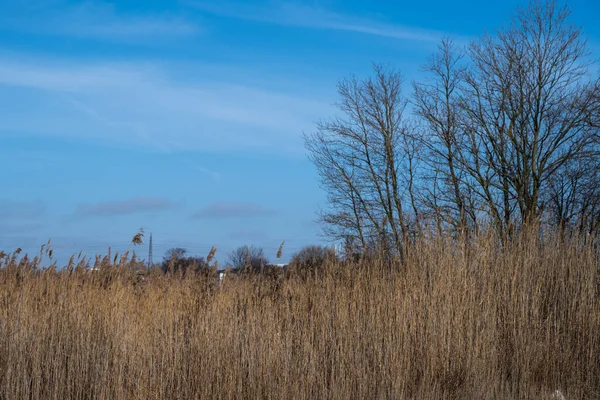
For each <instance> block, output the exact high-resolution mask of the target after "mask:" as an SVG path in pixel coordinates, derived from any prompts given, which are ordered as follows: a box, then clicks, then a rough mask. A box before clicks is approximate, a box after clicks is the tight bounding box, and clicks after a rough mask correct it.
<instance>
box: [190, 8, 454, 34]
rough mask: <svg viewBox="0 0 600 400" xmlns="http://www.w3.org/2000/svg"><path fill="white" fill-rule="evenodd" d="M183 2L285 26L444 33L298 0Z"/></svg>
mask: <svg viewBox="0 0 600 400" xmlns="http://www.w3.org/2000/svg"><path fill="white" fill-rule="evenodd" d="M185 4H187V5H189V6H190V7H193V8H196V9H198V10H200V11H202V12H205V13H210V14H215V15H220V16H226V17H231V18H237V19H244V20H251V21H258V22H265V23H272V24H277V25H285V26H296V27H303V28H313V29H329V30H338V31H348V32H356V33H362V34H367V35H375V36H382V37H388V38H393V39H400V40H408V41H417V42H439V40H440V39H441V38H442V37H443V36H444V33H442V32H439V31H435V30H430V29H422V28H418V27H413V26H406V25H398V24H391V23H388V22H385V21H381V20H374V19H366V18H361V17H354V16H350V15H345V14H341V13H338V12H334V11H331V10H327V9H324V8H321V7H315V6H310V5H306V4H301V3H299V2H286V1H271V2H268V3H263V4H262V5H256V3H253V4H252V5H250V4H248V3H241V2H230V1H219V2H206V1H195V0H189V1H186V2H185Z"/></svg>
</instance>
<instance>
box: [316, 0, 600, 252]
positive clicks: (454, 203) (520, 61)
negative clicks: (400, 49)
mask: <svg viewBox="0 0 600 400" xmlns="http://www.w3.org/2000/svg"><path fill="white" fill-rule="evenodd" d="M595 68H597V65H596V64H594V62H593V60H592V59H591V58H590V54H589V52H588V49H587V43H586V40H585V38H584V37H583V35H582V32H581V30H580V28H578V27H576V26H574V25H572V24H571V23H570V22H569V10H568V9H567V8H565V7H563V8H561V7H558V6H557V5H556V3H555V2H554V1H552V0H548V1H542V0H532V1H531V2H530V3H529V5H528V6H527V7H525V8H520V9H518V10H517V12H516V13H515V16H514V18H513V19H512V20H511V22H510V24H508V25H507V27H505V28H503V29H500V30H498V31H497V32H496V34H495V35H484V36H483V37H481V38H480V39H477V40H475V41H473V42H472V43H471V44H470V45H469V46H467V47H466V48H460V47H458V46H456V45H454V44H453V43H452V41H451V40H449V39H445V40H443V41H442V42H441V43H440V46H439V48H438V51H437V52H436V53H435V54H434V55H433V56H432V58H431V59H430V60H429V62H428V63H427V64H426V65H425V67H424V72H425V77H424V79H422V80H421V81H420V82H415V83H413V95H412V97H411V103H412V104H411V106H412V114H409V112H408V111H407V105H408V104H409V103H408V100H407V98H405V97H404V95H403V93H402V78H401V75H400V74H399V73H398V72H396V71H394V70H389V69H386V68H382V67H381V66H375V74H374V76H373V77H372V78H369V79H365V80H362V81H359V80H357V79H356V78H350V79H346V80H343V81H342V82H340V84H339V87H338V89H339V90H338V92H339V96H340V102H339V104H338V106H339V108H340V110H341V111H342V113H343V116H341V117H338V118H334V119H332V120H330V121H327V122H323V123H320V124H319V125H318V129H317V132H316V133H313V134H310V135H307V136H305V140H306V146H307V148H308V150H309V152H310V156H311V159H312V161H313V162H314V163H315V165H316V166H317V169H318V171H319V174H320V176H321V183H322V185H323V187H324V189H325V190H326V192H327V194H328V200H329V205H330V207H329V209H328V210H327V211H326V212H324V213H323V214H322V219H323V221H324V222H325V226H326V229H325V230H326V233H328V234H329V235H330V236H331V237H332V238H334V239H349V240H351V241H355V242H358V243H359V244H360V245H362V246H363V247H364V246H366V245H367V244H369V243H372V242H376V243H378V244H380V245H383V246H384V249H387V250H394V251H395V252H397V253H398V254H400V255H401V254H403V251H404V248H405V246H406V245H407V244H409V243H410V238H411V237H413V235H414V234H420V233H421V232H422V229H423V227H424V226H425V225H426V224H428V223H431V221H434V222H435V226H436V227H437V229H436V231H437V232H438V233H440V234H441V233H444V232H448V230H451V231H454V232H456V231H463V232H464V231H465V230H469V231H470V230H472V229H473V230H477V229H478V227H479V226H480V224H481V223H491V224H492V225H493V226H494V227H495V228H496V229H497V231H498V233H499V234H501V235H502V237H506V236H507V235H510V234H511V233H512V232H514V230H515V229H518V228H519V227H520V226H521V225H522V224H524V223H528V222H529V221H532V220H538V219H539V218H545V220H546V221H549V222H551V223H553V224H556V225H559V226H561V227H563V228H567V227H570V228H575V227H578V228H579V229H580V230H582V231H583V230H586V231H596V230H598V229H599V228H600V190H598V189H597V187H599V186H600V185H599V184H600V182H599V178H600V140H599V130H600V80H599V78H598V75H597V74H596V71H595Z"/></svg>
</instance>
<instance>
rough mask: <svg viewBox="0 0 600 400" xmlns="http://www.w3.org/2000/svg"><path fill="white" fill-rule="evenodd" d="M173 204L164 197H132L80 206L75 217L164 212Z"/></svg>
mask: <svg viewBox="0 0 600 400" xmlns="http://www.w3.org/2000/svg"><path fill="white" fill-rule="evenodd" d="M173 206H174V204H173V202H171V201H170V200H169V199H167V198H165V197H143V196H139V197H133V198H131V199H126V200H111V201H103V202H99V203H95V204H80V205H79V207H77V211H76V212H75V215H76V216H79V217H84V216H103V217H110V216H115V215H127V214H135V213H142V212H149V211H165V210H169V209H171V208H173Z"/></svg>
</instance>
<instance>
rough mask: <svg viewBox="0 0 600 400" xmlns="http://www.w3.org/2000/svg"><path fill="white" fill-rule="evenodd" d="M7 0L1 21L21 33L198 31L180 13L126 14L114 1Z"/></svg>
mask: <svg viewBox="0 0 600 400" xmlns="http://www.w3.org/2000/svg"><path fill="white" fill-rule="evenodd" d="M8 3H9V4H10V5H12V7H7V6H6V5H5V6H4V7H5V9H3V7H2V6H0V15H3V17H2V16H0V22H1V23H2V25H3V27H4V28H5V29H10V30H13V31H17V32H23V33H33V34H42V35H50V36H69V37H76V38H84V39H98V40H109V41H120V42H134V41H140V40H147V39H153V40H154V39H157V38H158V39H164V38H181V37H189V36H193V35H196V34H198V33H199V32H201V29H200V27H199V26H198V25H197V24H194V23H192V22H190V21H187V20H185V19H183V18H182V17H179V16H173V15H167V14H162V15H161V14H158V15H156V14H146V15H143V14H141V15H139V14H125V13H120V12H119V11H118V10H117V9H116V7H115V6H114V5H113V4H110V3H108V2H102V1H86V2H81V3H75V4H64V3H63V4H61V3H60V2H59V3H58V4H57V3H54V4H51V3H50V2H48V3H50V4H44V3H42V2H35V1H34V2H25V3H24V4H21V3H20V2H13V3H11V2H10V1H9V2H8ZM27 3H29V4H27ZM25 4H27V5H25ZM41 15H43V17H41Z"/></svg>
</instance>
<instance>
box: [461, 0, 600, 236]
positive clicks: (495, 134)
mask: <svg viewBox="0 0 600 400" xmlns="http://www.w3.org/2000/svg"><path fill="white" fill-rule="evenodd" d="M568 16H569V11H568V10H567V9H566V8H562V9H559V8H558V7H557V6H556V4H555V3H554V1H547V2H544V3H542V2H541V1H532V2H531V3H530V4H529V6H528V7H527V8H524V9H519V11H518V13H517V14H516V17H515V18H514V20H513V21H512V23H511V25H510V26H509V27H508V28H506V29H504V30H501V31H498V33H497V36H496V37H491V36H485V37H483V38H482V39H480V40H479V41H476V42H474V43H472V44H471V46H470V47H469V50H468V55H469V60H470V63H471V66H470V67H469V69H468V71H467V73H466V74H465V84H464V86H463V88H462V90H461V108H462V112H463V113H464V118H463V124H464V128H463V129H464V130H465V132H466V135H467V137H468V139H467V140H466V141H465V143H466V146H464V148H462V150H461V151H460V161H461V162H462V167H463V168H464V169H465V171H466V172H467V173H468V174H469V176H470V178H471V182H474V183H475V186H474V189H475V190H474V193H477V194H478V195H479V197H480V198H481V199H482V200H483V201H484V202H485V203H486V205H487V211H488V212H489V215H490V216H491V217H492V218H493V220H494V221H495V223H496V225H497V226H498V228H499V230H500V231H501V232H502V233H505V232H506V231H507V228H509V227H510V226H511V224H512V223H514V222H515V221H517V222H527V221H528V220H529V219H532V218H535V217H537V216H539V215H540V211H541V208H540V199H541V197H542V191H544V190H545V189H546V188H547V185H548V181H549V180H550V179H551V177H552V176H553V175H555V174H556V173H558V171H560V170H561V168H562V167H564V166H565V165H566V164H567V163H568V162H569V161H570V160H572V159H575V158H577V159H586V160H590V159H593V158H595V157H597V155H598V154H597V151H596V148H595V147H596V146H595V137H596V134H597V128H594V127H593V126H592V125H591V124H590V120H591V115H592V113H593V110H594V107H595V106H596V105H595V103H594V97H593V93H594V87H595V86H596V85H597V81H596V82H594V81H590V80H589V79H588V73H589V67H590V66H591V62H590V61H589V59H588V52H587V50H586V42H585V40H584V39H583V38H582V35H581V31H580V29H579V28H576V27H574V26H572V25H571V24H569V23H568Z"/></svg>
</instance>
